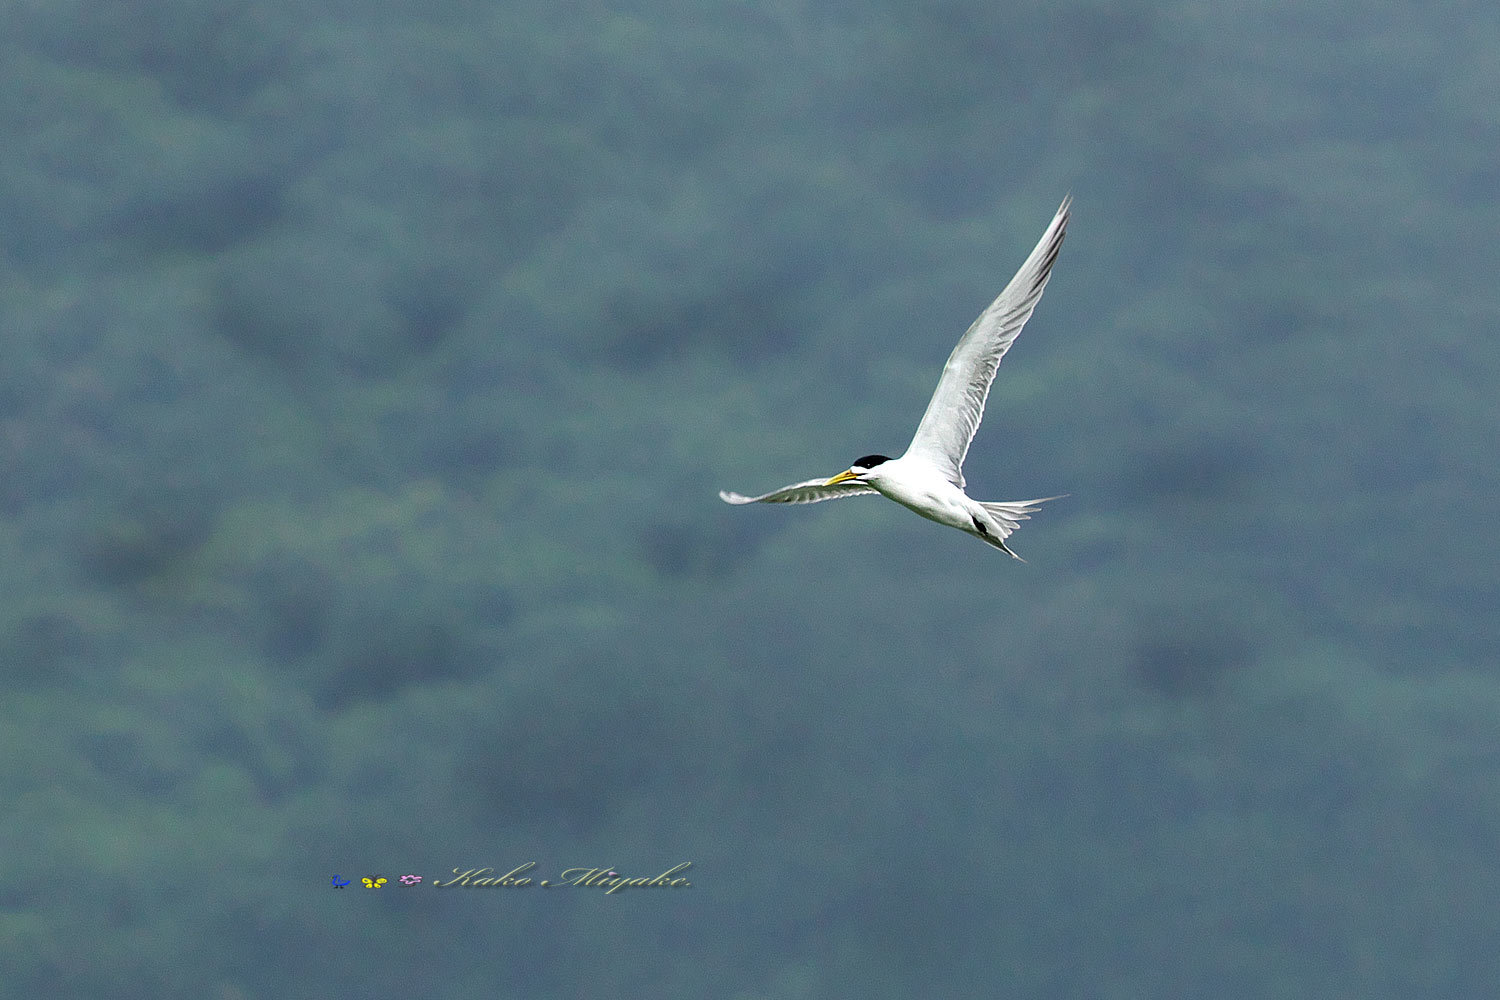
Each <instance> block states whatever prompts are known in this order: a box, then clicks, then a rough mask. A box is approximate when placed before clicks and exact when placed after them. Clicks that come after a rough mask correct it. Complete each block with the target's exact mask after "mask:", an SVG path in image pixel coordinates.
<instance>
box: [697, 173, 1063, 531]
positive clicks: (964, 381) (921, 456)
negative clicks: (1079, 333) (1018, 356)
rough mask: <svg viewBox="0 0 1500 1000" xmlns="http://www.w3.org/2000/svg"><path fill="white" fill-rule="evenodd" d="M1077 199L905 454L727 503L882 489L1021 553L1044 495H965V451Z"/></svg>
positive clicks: (961, 348) (1001, 302)
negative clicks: (990, 498)
mask: <svg viewBox="0 0 1500 1000" xmlns="http://www.w3.org/2000/svg"><path fill="white" fill-rule="evenodd" d="M1072 203H1073V199H1072V197H1071V196H1070V197H1067V198H1064V199H1063V203H1062V204H1061V205H1060V206H1058V209H1057V214H1056V215H1054V216H1053V217H1052V222H1051V224H1050V225H1048V226H1047V231H1046V232H1045V233H1043V234H1042V238H1041V240H1039V241H1038V242H1037V245H1036V247H1035V248H1034V249H1033V250H1032V251H1031V255H1030V256H1029V257H1027V258H1026V262H1025V263H1024V264H1022V265H1021V269H1020V270H1019V271H1017V272H1016V276H1015V277H1014V278H1011V279H1010V284H1008V285H1006V286H1005V290H1004V291H1003V292H1001V293H1000V295H999V297H998V298H996V299H995V301H994V302H992V303H990V307H989V308H988V309H986V310H985V311H984V312H982V313H980V314H979V318H978V319H976V320H975V321H974V323H973V325H972V326H970V327H969V329H968V332H966V333H965V334H964V335H963V337H962V338H960V339H959V342H958V346H957V347H955V348H953V353H952V354H950V355H949V356H948V363H947V364H945V365H944V366H943V377H942V378H941V379H939V380H938V385H937V390H936V391H935V392H934V393H933V394H932V400H931V401H930V402H929V403H928V404H927V412H926V413H924V414H922V422H921V423H919V424H917V433H916V434H915V435H913V436H912V439H911V444H909V445H907V447H906V452H905V454H903V455H902V456H901V457H900V458H887V457H885V456H884V455H866V456H865V457H864V458H861V459H857V460H856V461H855V462H854V464H853V465H851V466H850V467H849V468H848V469H847V470H845V471H844V472H840V473H839V474H838V475H836V476H834V477H833V478H831V479H809V480H807V481H806V482H802V483H793V484H792V485H790V486H783V487H782V488H781V489H779V490H773V491H772V492H770V493H765V494H762V495H761V496H758V497H747V496H743V495H741V494H739V493H730V492H727V491H720V493H719V497H720V499H722V500H723V501H724V502H725V503H732V504H744V503H818V502H820V501H823V500H833V499H835V498H836V497H852V496H859V495H860V494H862V493H880V494H883V495H884V496H887V497H889V498H890V499H892V500H894V501H896V502H897V503H899V504H901V505H902V506H904V507H909V508H911V509H912V510H914V511H916V512H917V513H918V514H921V515H922V516H923V517H925V518H928V519H930V520H933V521H936V522H938V523H939V524H946V525H948V526H950V527H953V528H957V529H958V530H960V531H965V532H968V533H969V534H971V535H973V536H975V537H976V538H980V539H983V540H984V541H986V542H988V543H989V544H991V545H993V546H995V547H996V548H997V549H1000V550H1002V551H1004V552H1007V553H1009V554H1010V555H1012V556H1015V558H1017V559H1019V558H1021V557H1020V556H1017V555H1016V554H1015V553H1014V552H1012V551H1011V550H1010V548H1009V547H1008V546H1007V545H1006V544H1005V539H1006V538H1008V537H1009V536H1010V534H1011V533H1012V532H1013V531H1015V530H1016V528H1017V527H1019V525H1020V522H1022V521H1025V520H1027V519H1029V517H1030V516H1031V514H1032V513H1034V512H1035V511H1036V509H1037V507H1038V505H1040V504H1043V503H1046V502H1047V501H1048V500H1056V499H1057V497H1043V498H1041V499H1039V500H1011V501H997V502H989V503H985V502H981V501H978V500H971V499H970V498H969V496H968V494H966V493H964V474H963V464H964V457H965V456H966V455H967V454H968V453H969V443H970V442H971V441H973V440H974V432H975V431H977V430H978V429H979V421H980V420H981V419H982V418H983V416H984V402H985V400H986V399H987V398H988V397H989V394H990V384H991V383H992V382H994V380H995V371H996V369H998V368H999V367H1000V359H1001V358H1003V357H1005V352H1006V351H1008V350H1009V349H1010V345H1011V344H1013V343H1015V340H1016V335H1017V334H1019V333H1020V332H1021V327H1023V326H1025V325H1026V321H1027V320H1028V319H1030V318H1031V313H1032V311H1033V310H1034V309H1036V304H1037V302H1038V301H1039V300H1040V299H1041V297H1042V289H1044V288H1046V287H1047V279H1048V278H1049V277H1051V275H1052V265H1053V263H1054V262H1055V261H1056V260H1057V252H1058V250H1059V249H1060V248H1061V247H1062V241H1063V235H1064V233H1065V232H1066V230H1067V228H1068V215H1069V207H1070V206H1071V205H1072Z"/></svg>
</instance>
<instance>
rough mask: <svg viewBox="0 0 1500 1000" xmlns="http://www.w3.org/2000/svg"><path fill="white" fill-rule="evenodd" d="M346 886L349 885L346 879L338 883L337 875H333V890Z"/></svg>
mask: <svg viewBox="0 0 1500 1000" xmlns="http://www.w3.org/2000/svg"><path fill="white" fill-rule="evenodd" d="M348 884H349V880H348V879H344V881H342V882H340V881H339V877H338V876H337V875H335V876H334V877H333V887H334V888H335V889H342V888H343V887H344V886H346V885H348Z"/></svg>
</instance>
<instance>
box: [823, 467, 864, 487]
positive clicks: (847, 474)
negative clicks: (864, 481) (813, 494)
mask: <svg viewBox="0 0 1500 1000" xmlns="http://www.w3.org/2000/svg"><path fill="white" fill-rule="evenodd" d="M858 478H859V476H858V475H856V474H855V472H854V470H853V469H846V470H844V471H843V472H840V473H839V474H838V475H836V476H834V477H833V478H832V479H830V480H828V482H826V483H824V484H823V485H824V486H837V485H838V484H839V483H847V482H848V481H849V480H851V479H858Z"/></svg>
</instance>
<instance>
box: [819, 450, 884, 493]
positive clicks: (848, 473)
mask: <svg viewBox="0 0 1500 1000" xmlns="http://www.w3.org/2000/svg"><path fill="white" fill-rule="evenodd" d="M889 461H890V459H889V458H886V457H885V456H884V455H866V456H865V457H864V458H856V459H855V460H854V464H853V465H851V466H850V467H849V468H848V469H846V470H845V471H843V472H840V473H839V474H838V475H836V476H834V477H833V478H832V479H830V480H828V482H826V483H824V484H823V485H824V486H837V485H838V484H839V483H847V482H850V481H858V482H869V481H870V480H871V479H872V478H874V474H875V470H877V469H879V468H880V467H881V466H882V465H884V464H885V463H887V462H889Z"/></svg>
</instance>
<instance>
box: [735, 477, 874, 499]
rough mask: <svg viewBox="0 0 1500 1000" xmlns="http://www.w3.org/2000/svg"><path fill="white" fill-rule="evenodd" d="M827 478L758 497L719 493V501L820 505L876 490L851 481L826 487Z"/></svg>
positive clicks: (794, 484) (784, 487) (787, 487)
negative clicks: (825, 501)
mask: <svg viewBox="0 0 1500 1000" xmlns="http://www.w3.org/2000/svg"><path fill="white" fill-rule="evenodd" d="M827 481H828V480H827V478H826V477H825V478H823V479H809V480H808V481H807V482H805V483H793V484H792V485H790V486H783V487H782V488H781V489H779V490H772V491H771V492H770V493H765V494H762V495H761V496H758V497H747V496H743V495H742V494H739V493H730V492H728V491H727V490H720V491H719V499H720V500H723V501H724V502H725V503H734V504H740V503H820V502H821V501H824V500H837V499H838V498H839V497H857V496H859V495H860V494H861V493H874V492H875V490H873V489H871V488H870V487H868V486H865V485H864V484H863V483H857V482H854V481H853V480H850V481H849V482H846V483H835V484H834V485H832V486H824V485H823V484H824V483H825V482H827Z"/></svg>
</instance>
